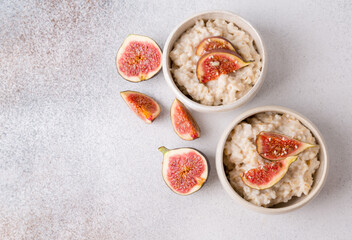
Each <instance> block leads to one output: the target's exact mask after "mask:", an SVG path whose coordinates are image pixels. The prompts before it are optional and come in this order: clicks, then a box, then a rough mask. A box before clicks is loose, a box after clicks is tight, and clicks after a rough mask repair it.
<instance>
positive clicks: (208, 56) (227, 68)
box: [196, 49, 251, 83]
mask: <svg viewBox="0 0 352 240" xmlns="http://www.w3.org/2000/svg"><path fill="white" fill-rule="evenodd" d="M250 63H251V62H245V61H243V60H242V58H241V57H240V56H239V55H238V54H237V53H236V52H234V51H231V50H226V49H217V50H212V51H209V52H207V53H205V54H204V55H203V56H202V57H201V58H200V59H199V60H198V63H197V70H196V71H197V78H198V80H199V82H201V83H207V82H209V81H213V80H216V79H218V78H219V77H220V75H222V74H229V73H232V72H235V71H237V70H238V69H240V68H243V67H245V66H247V65H249V64H250Z"/></svg>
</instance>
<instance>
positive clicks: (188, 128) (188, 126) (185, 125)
mask: <svg viewBox="0 0 352 240" xmlns="http://www.w3.org/2000/svg"><path fill="white" fill-rule="evenodd" d="M170 115H171V123H172V126H173V128H174V130H175V132H176V134H177V135H178V136H179V137H180V138H182V139H183V140H187V141H191V140H194V139H196V138H199V137H200V129H199V126H198V124H197V122H196V121H195V120H194V118H193V117H192V115H191V113H190V112H189V110H188V109H187V108H186V107H185V105H183V103H182V102H180V101H179V100H178V99H175V100H174V102H173V103H172V105H171V110H170Z"/></svg>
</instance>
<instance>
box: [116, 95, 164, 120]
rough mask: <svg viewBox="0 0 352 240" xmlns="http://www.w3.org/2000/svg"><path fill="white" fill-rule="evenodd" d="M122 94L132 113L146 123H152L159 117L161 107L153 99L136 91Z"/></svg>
mask: <svg viewBox="0 0 352 240" xmlns="http://www.w3.org/2000/svg"><path fill="white" fill-rule="evenodd" d="M120 94H121V97H122V98H123V100H124V101H125V102H126V103H127V105H128V106H129V107H130V108H131V109H132V111H133V112H134V113H135V114H136V115H137V116H138V117H140V118H141V119H142V120H143V121H144V122H146V123H152V122H153V120H154V119H155V118H157V117H158V115H159V113H160V106H159V104H158V103H157V102H156V101H155V100H154V99H153V98H151V97H149V96H147V95H145V94H143V93H140V92H135V91H124V92H121V93H120Z"/></svg>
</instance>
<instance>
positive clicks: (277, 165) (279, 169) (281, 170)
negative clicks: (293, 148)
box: [241, 156, 297, 190]
mask: <svg viewBox="0 0 352 240" xmlns="http://www.w3.org/2000/svg"><path fill="white" fill-rule="evenodd" d="M296 160H297V156H291V157H288V158H285V159H283V160H280V161H276V162H271V163H267V164H265V165H264V166H260V167H258V168H253V169H250V170H248V171H247V172H245V173H243V174H242V176H241V178H242V181H243V183H244V184H246V185H247V186H248V187H250V188H254V189H258V190H262V189H267V188H270V187H272V186H274V185H275V184H276V183H277V182H279V181H280V180H281V179H282V178H283V177H284V176H285V174H286V172H287V170H288V168H289V167H290V165H291V163H293V162H294V161H296Z"/></svg>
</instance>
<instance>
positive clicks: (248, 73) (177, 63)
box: [170, 19, 262, 106]
mask: <svg viewBox="0 0 352 240" xmlns="http://www.w3.org/2000/svg"><path fill="white" fill-rule="evenodd" d="M211 36H221V37H224V38H226V39H227V40H229V41H230V42H231V43H232V44H233V46H234V47H235V48H236V51H237V52H238V53H239V54H240V55H241V56H242V58H243V60H244V61H252V62H251V63H250V64H249V65H248V66H246V67H244V68H241V69H239V70H237V71H235V72H233V73H230V74H226V75H221V76H220V77H219V78H218V79H217V80H214V81H210V82H207V83H201V82H199V80H198V79H197V76H196V68H197V62H198V60H199V58H200V57H199V56H197V55H196V52H195V51H196V48H197V46H198V44H199V43H200V42H201V41H202V40H203V39H205V38H207V37H211ZM170 58H171V60H172V66H171V72H172V74H173V77H174V81H175V83H176V84H177V86H178V87H179V89H180V90H181V91H182V92H183V93H184V94H185V95H188V96H190V97H191V98H192V99H193V100H195V101H197V102H199V103H201V104H204V105H209V106H217V105H225V104H229V103H232V102H234V101H236V100H238V99H239V98H241V97H243V96H244V95H245V94H246V93H247V92H248V91H249V90H251V88H252V87H253V86H254V85H255V84H256V82H257V80H258V78H259V76H260V74H261V69H262V58H261V56H260V54H259V53H258V51H257V49H256V46H255V43H254V41H253V39H252V37H251V36H250V35H249V34H248V33H247V32H245V31H243V30H241V29H240V28H238V27H237V26H236V25H235V24H234V23H232V22H227V21H225V20H220V19H215V20H198V21H197V22H196V24H195V25H194V26H193V27H192V28H190V29H188V30H187V31H186V32H185V33H183V34H182V36H181V37H180V38H179V39H178V40H177V41H176V43H175V44H174V48H173V50H172V51H171V52H170Z"/></svg>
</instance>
